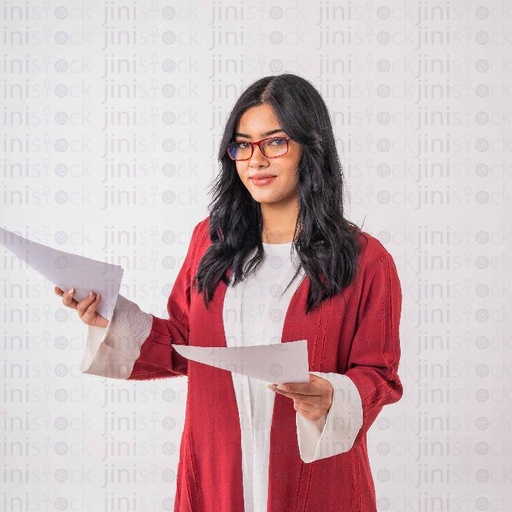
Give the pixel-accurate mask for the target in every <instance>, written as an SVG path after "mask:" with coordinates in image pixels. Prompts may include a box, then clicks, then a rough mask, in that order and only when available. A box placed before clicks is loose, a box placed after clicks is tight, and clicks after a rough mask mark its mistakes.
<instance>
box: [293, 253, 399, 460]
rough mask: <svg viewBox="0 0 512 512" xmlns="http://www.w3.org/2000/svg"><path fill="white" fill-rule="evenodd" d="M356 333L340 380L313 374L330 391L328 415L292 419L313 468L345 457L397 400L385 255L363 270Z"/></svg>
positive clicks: (391, 271) (392, 297)
mask: <svg viewBox="0 0 512 512" xmlns="http://www.w3.org/2000/svg"><path fill="white" fill-rule="evenodd" d="M366 272H367V275H366V276H364V279H363V281H364V282H363V294H362V300H361V304H360V307H359V321H358V327H357V330H356V332H355V336H354V339H353V341H352V349H351V353H350V361H349V369H348V371H347V372H346V373H345V374H343V375H342V374H338V373H321V372H312V373H315V374H316V375H318V376H319V377H323V378H325V379H327V380H329V382H330V383H331V384H332V386H333V402H332V405H331V408H330V410H329V412H328V414H327V415H326V416H324V417H322V418H320V420H318V421H316V422H313V421H310V420H307V419H305V418H303V417H302V416H300V415H299V414H298V413H297V415H296V421H297V436H298V444H299V451H300V455H301V458H302V460H303V461H304V462H314V461H316V460H320V459H323V458H326V457H332V456H333V455H339V454H341V453H345V452H347V451H349V450H350V449H351V448H352V447H353V446H354V444H355V443H356V442H357V441H358V440H359V439H361V437H362V436H363V435H364V434H365V433H366V432H367V430H368V429H369V427H370V426H371V424H372V423H373V421H374V420H375V418H376V416H377V415H378V413H379V412H380V410H381V409H382V407H383V406H384V405H385V404H389V403H393V402H396V401H398V400H399V399H400V397H401V396H402V385H401V383H400V380H399V377H398V374H397V370H398V362H399V357H400V344H399V332H398V328H399V322H400V310H401V290H400V282H399V280H398V275H397V272H396V268H395V265H394V263H393V260H392V258H391V256H390V255H389V254H388V253H387V252H386V253H382V254H381V255H379V257H378V258H377V259H376V260H375V261H374V262H373V263H372V264H371V265H370V266H369V267H368V269H366Z"/></svg>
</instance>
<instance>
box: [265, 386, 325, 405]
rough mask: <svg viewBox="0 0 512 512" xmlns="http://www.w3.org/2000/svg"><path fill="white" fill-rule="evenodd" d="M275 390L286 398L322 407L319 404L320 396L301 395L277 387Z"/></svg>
mask: <svg viewBox="0 0 512 512" xmlns="http://www.w3.org/2000/svg"><path fill="white" fill-rule="evenodd" d="M273 391H274V392H275V393H276V394H278V395H281V396H285V397H286V398H289V399H291V400H293V401H294V402H300V403H303V404H308V405H310V406H314V407H320V405H317V404H319V403H320V397H314V396H312V395H301V394H298V393H286V392H284V391H280V390H279V389H277V388H276V389H274V390H273Z"/></svg>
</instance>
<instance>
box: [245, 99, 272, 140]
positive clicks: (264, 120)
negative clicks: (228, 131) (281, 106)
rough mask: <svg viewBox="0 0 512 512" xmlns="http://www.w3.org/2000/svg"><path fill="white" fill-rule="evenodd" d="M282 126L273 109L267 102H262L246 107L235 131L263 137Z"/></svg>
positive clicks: (249, 135) (250, 136)
mask: <svg viewBox="0 0 512 512" xmlns="http://www.w3.org/2000/svg"><path fill="white" fill-rule="evenodd" d="M280 128H282V127H281V125H280V123H279V120H278V119H277V116H276V115H275V112H274V109H273V108H272V107H271V106H270V105H269V104H268V103H262V104H261V105H256V106H255V107H251V108H249V109H247V110H246V111H245V112H244V113H243V114H242V115H241V116H240V119H239V121H238V123H237V126H236V133H237V134H240V135H242V134H243V135H246V136H248V137H249V138H252V137H264V136H266V135H268V133H269V132H275V130H277V129H280Z"/></svg>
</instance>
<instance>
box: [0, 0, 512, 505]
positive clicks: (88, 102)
mask: <svg viewBox="0 0 512 512" xmlns="http://www.w3.org/2000/svg"><path fill="white" fill-rule="evenodd" d="M511 19H512V6H511V5H509V3H508V2H506V1H501V0H486V1H483V0H482V1H477V0H470V1H465V2H456V1H452V2H448V1H430V0H415V1H411V2H405V1H397V0H392V1H388V2H378V1H367V2H355V1H347V2H341V1H334V0H320V1H318V2H313V1H309V2H308V1H306V0H293V1H288V0H285V1H279V2H277V1H269V0H263V1H257V2H249V1H247V0H242V1H240V2H237V1H234V0H233V1H227V0H214V1H211V2H207V1H206V0H203V1H195V2H193V1H180V0H176V1H169V2H167V3H166V2H162V1H149V2H143V1H140V0H139V1H137V0H132V1H122V0H104V1H97V2H86V1H85V0H81V1H78V0H71V1H66V2H58V1H53V0H51V1H44V2H43V1H40V0H39V1H30V2H28V1H27V2H25V1H21V0H12V1H5V2H1V4H0V21H1V23H0V46H1V51H0V101H1V109H0V125H1V127H0V178H1V185H0V225H1V226H3V227H5V228H7V229H10V230H14V231H16V232H18V233H19V234H21V235H23V236H26V237H28V238H30V239H32V240H34V241H38V242H42V243H45V244H48V245H51V246H52V247H56V248H60V249H62V250H65V251H70V252H75V253H78V254H83V255H86V256H90V257H93V258H97V259H102V260H103V259H104V260H107V261H109V262H112V263H116V264H120V265H122V266H123V267H124V268H125V276H124V280H123V284H122V289H121V293H122V294H123V295H125V296H126V297H128V298H129V299H131V300H133V301H135V302H137V303H138V304H139V305H140V306H141V307H142V308H143V309H144V310H146V311H148V312H151V313H153V314H156V315H159V316H165V314H166V313H165V307H166V299H167V296H168V294H169V292H170V289H171V286H172V283H173V280H174V277H175V275H176V273H177V271H178V269H179V267H180V264H181V262H182V259H183V256H184V253H185V250H186V248H187V244H188V241H189V236H190V233H191V230H192V228H193V226H194V225H195V224H196V223H197V222H198V221H199V220H201V219H202V218H204V217H205V215H206V212H207V210H206V206H207V203H208V196H207V189H208V185H209V184H210V182H211V180H212V178H213V177H214V176H215V174H216V173H217V169H218V167H217V162H216V151H217V146H218V143H219V139H220V135H221V133H222V128H223V123H224V121H225V117H226V114H227V113H228V112H229V111H230V109H231V107H232V105H233V103H234V101H235V99H236V98H237V97H238V96H239V94H240V92H241V91H242V90H243V89H244V88H245V87H246V86H247V85H248V84H249V83H251V82H252V81H254V80H255V79H257V78H259V77H261V76H265V75H269V74H277V73H281V72H292V73H297V74H299V75H302V76H304V77H305V78H307V79H309V80H310V81H311V82H313V84H315V86H316V87H317V88H318V89H319V90H320V91H321V93H322V94H323V96H324V98H325V100H326V102H327V104H328V106H329V109H330V111H331V114H332V118H333V122H334V126H335V132H336V136H337V142H338V145H339V151H340V154H341V156H342V160H343V163H344V167H345V175H346V180H347V184H348V189H349V193H348V200H349V215H350V218H351V219H353V220H354V221H355V222H357V223H358V224H360V225H363V226H364V229H365V230H367V231H368V232H370V233H371V234H373V235H375V236H377V237H378V238H379V239H380V240H381V241H382V242H383V243H384V244H385V245H386V247H387V248H388V249H389V251H390V252H391V253H392V254H393V256H394V258H395V261H396V263H397V266H398V269H399V273H400V277H401V281H402V285H403V296H404V306H403V322H402V346H403V359H402V363H401V377H402V379H403V384H404V387H405V395H404V398H403V400H402V401H401V402H400V403H399V404H396V405H393V406H390V407H388V408H386V409H385V410H384V411H383V412H382V414H381V415H380V417H379V419H378V420H377V421H376V423H375V425H374V426H373V428H372V429H371V431H370V436H369V443H370V451H371V454H370V455H371V462H372V468H373V471H374V476H375V483H376V487H377V494H378V504H379V510H380V511H381V512H386V511H392V512H412V511H417V512H435V511H449V512H452V511H459V510H460V511H472V510H475V511H487V510H492V511H507V510H512V492H511V490H510V489H512V485H511V484H512V473H511V472H512V469H511V464H510V461H511V459H512V442H511V434H512V428H511V422H512V413H511V403H512V383H511V381H512V379H511V376H512V358H511V356H512V332H511V330H510V327H511V324H512V321H511V320H512V306H511V301H510V299H511V297H512V283H511V267H512V254H511V251H510V248H511V247H512V244H511V241H512V231H511V229H510V225H509V218H510V214H511V203H512V191H511V187H510V181H511V180H510V177H511V175H512V163H511V159H510V157H511V151H510V150H511V145H512V134H511V131H510V127H511V124H512V123H511V122H512V109H511V98H512V85H511V84H512V81H511V78H512V73H511V70H512V53H511V44H510V43H511V40H512V30H511V28H512V27H511ZM0 264H1V268H2V274H1V280H0V287H1V301H0V327H1V328H0V336H1V337H0V350H1V352H0V354H1V360H0V509H1V510H4V511H31V512H34V511H39V510H41V511H54V510H57V511H67V510H71V511H95V512H96V511H99V510H100V511H104V512H107V511H112V512H114V511H127V510H129V511H137V512H142V511H156V510H172V506H173V501H174V491H175V477H176V465H177V460H178V446H179V441H180V434H181V428H182V423H183V415H184V401H185V396H186V381H185V379H176V380H161V381H150V382H134V383H130V382H122V381H121V382H120V381H108V380H105V379H102V378H99V377H94V376H89V375H82V374H81V373H80V371H79V363H80V357H81V350H82V346H83V343H84V333H85V328H84V326H83V325H82V324H81V322H80V321H79V320H77V318H76V315H75V314H74V313H73V312H71V311H69V310H67V309H65V308H63V307H61V305H60V300H59V299H58V297H56V296H55V295H54V294H53V287H52V286H51V285H50V284H49V283H47V282H45V281H44V280H43V279H42V278H41V277H39V275H38V274H36V273H35V272H33V271H31V270H30V269H27V268H25V267H24V266H23V265H22V264H20V262H19V261H18V260H17V259H15V258H14V257H11V255H10V253H7V252H6V251H4V250H3V249H2V250H1V251H0Z"/></svg>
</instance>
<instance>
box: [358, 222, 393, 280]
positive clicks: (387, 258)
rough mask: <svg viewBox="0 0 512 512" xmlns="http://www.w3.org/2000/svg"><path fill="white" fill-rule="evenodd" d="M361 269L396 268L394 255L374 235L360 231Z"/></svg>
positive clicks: (362, 270) (365, 270)
mask: <svg viewBox="0 0 512 512" xmlns="http://www.w3.org/2000/svg"><path fill="white" fill-rule="evenodd" d="M359 247H360V252H359V271H360V272H367V271H369V270H370V269H377V268H379V267H381V268H382V267H387V268H389V267H392V268H395V263H394V261H393V257H392V256H391V254H390V253H389V251H388V250H387V249H386V248H385V247H384V245H382V243H381V242H380V241H379V240H378V239H377V238H375V237H373V236H372V235H370V234H368V233H365V232H364V231H361V232H360V233H359Z"/></svg>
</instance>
